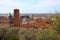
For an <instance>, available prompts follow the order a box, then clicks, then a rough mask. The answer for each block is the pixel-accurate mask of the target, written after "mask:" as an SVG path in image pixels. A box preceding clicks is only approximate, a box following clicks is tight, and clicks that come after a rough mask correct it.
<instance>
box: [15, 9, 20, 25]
mask: <svg viewBox="0 0 60 40" xmlns="http://www.w3.org/2000/svg"><path fill="white" fill-rule="evenodd" d="M14 26H20V14H19V9H14Z"/></svg>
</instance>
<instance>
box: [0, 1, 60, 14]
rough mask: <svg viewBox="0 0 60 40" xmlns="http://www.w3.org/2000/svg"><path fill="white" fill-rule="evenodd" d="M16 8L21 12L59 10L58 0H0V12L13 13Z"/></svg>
mask: <svg viewBox="0 0 60 40" xmlns="http://www.w3.org/2000/svg"><path fill="white" fill-rule="evenodd" d="M16 8H17V9H20V12H21V13H48V12H54V11H55V9H56V10H58V11H60V0H0V13H9V12H10V13H13V10H14V9H16Z"/></svg>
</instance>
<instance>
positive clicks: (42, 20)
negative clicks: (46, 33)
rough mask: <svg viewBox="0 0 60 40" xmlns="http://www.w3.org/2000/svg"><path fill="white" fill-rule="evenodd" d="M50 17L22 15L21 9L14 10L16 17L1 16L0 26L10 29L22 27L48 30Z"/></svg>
mask: <svg viewBox="0 0 60 40" xmlns="http://www.w3.org/2000/svg"><path fill="white" fill-rule="evenodd" d="M49 20H50V16H47V15H40V14H32V15H27V14H25V15H21V14H20V13H19V9H14V15H11V14H10V13H9V14H0V26H5V27H10V26H12V27H13V26H16V27H18V26H19V27H22V28H30V27H33V28H48V27H49V26H50V23H49Z"/></svg>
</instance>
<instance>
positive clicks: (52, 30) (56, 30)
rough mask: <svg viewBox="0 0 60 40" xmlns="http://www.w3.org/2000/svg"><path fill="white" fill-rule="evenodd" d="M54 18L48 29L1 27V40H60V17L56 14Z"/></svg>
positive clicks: (50, 21)
mask: <svg viewBox="0 0 60 40" xmlns="http://www.w3.org/2000/svg"><path fill="white" fill-rule="evenodd" d="M53 18H55V20H49V23H50V24H51V25H52V26H51V27H49V28H48V29H41V28H39V29H33V28H29V30H28V29H22V28H18V27H8V28H6V27H0V40H60V16H59V15H58V14H56V15H53Z"/></svg>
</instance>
